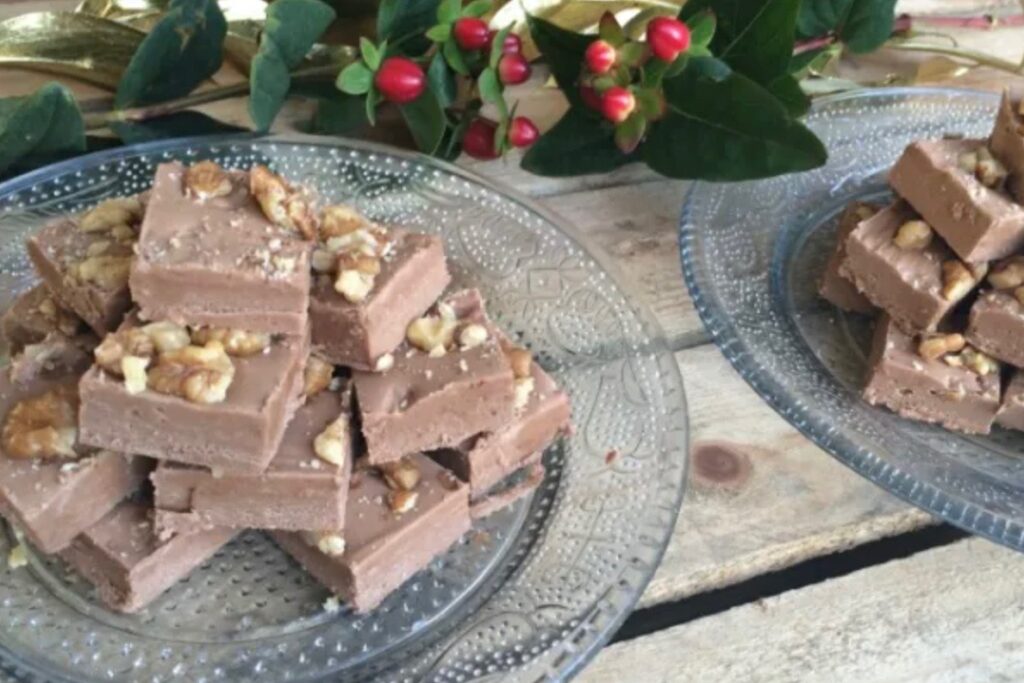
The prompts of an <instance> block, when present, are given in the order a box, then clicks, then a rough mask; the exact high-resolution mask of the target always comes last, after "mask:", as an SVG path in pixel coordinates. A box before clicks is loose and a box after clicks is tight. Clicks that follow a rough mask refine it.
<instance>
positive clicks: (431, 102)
mask: <svg viewBox="0 0 1024 683" xmlns="http://www.w3.org/2000/svg"><path fill="white" fill-rule="evenodd" d="M398 109H399V111H401V112H402V118H403V119H405V123H406V125H407V126H409V132H411V133H412V138H413V140H415V141H416V146H417V147H418V148H419V149H420V151H421V152H423V153H424V154H433V153H434V151H435V150H437V148H438V146H439V145H440V144H441V138H443V137H444V129H445V118H444V107H443V106H441V101H440V100H439V99H438V98H437V93H435V92H434V91H433V90H432V89H431V88H427V89H426V90H424V91H423V94H422V95H420V96H419V97H417V98H416V99H415V100H413V101H412V102H410V103H408V104H403V105H401V106H400V107H399V108H398Z"/></svg>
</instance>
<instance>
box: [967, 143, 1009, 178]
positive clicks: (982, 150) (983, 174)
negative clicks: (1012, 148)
mask: <svg viewBox="0 0 1024 683" xmlns="http://www.w3.org/2000/svg"><path fill="white" fill-rule="evenodd" d="M974 175H975V176H976V177H977V178H978V180H980V181H981V184H982V185H984V186H985V187H999V186H1001V185H1002V184H1003V183H1004V182H1005V181H1006V177H1007V176H1008V175H1009V171H1007V170H1006V167H1005V166H1003V164H1002V162H1000V161H999V159H996V158H995V157H994V156H992V152H990V151H989V149H988V147H979V148H978V163H977V165H976V166H975V168H974Z"/></svg>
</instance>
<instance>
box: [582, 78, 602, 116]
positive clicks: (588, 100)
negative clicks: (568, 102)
mask: <svg viewBox="0 0 1024 683" xmlns="http://www.w3.org/2000/svg"><path fill="white" fill-rule="evenodd" d="M580 99H581V100H583V104H585V105H587V106H588V107H590V108H591V109H593V110H595V111H601V95H600V94H598V92H597V91H596V90H594V88H593V87H591V86H589V85H583V84H580Z"/></svg>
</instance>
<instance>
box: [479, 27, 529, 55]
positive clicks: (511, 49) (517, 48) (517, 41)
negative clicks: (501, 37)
mask: <svg viewBox="0 0 1024 683" xmlns="http://www.w3.org/2000/svg"><path fill="white" fill-rule="evenodd" d="M497 35H498V32H497V31H491V33H490V35H488V36H487V40H488V42H490V43H493V42H494V38H495V36H497ZM522 52H523V40H522V38H520V37H519V36H517V35H516V34H515V33H506V34H505V42H504V44H502V46H501V53H502V54H505V55H518V54H522Z"/></svg>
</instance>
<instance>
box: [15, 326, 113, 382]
mask: <svg viewBox="0 0 1024 683" xmlns="http://www.w3.org/2000/svg"><path fill="white" fill-rule="evenodd" d="M98 341H99V340H98V339H97V338H96V336H95V335H93V334H92V333H91V332H86V333H84V334H79V335H76V336H74V337H66V336H64V335H63V334H61V333H60V332H51V333H50V334H48V335H46V336H45V337H44V338H43V339H42V340H40V341H38V342H36V343H34V344H29V345H28V346H26V347H25V348H23V349H22V350H21V353H19V354H18V355H16V356H14V357H13V358H12V359H11V365H10V367H9V368H8V374H9V376H10V378H11V381H12V382H14V383H15V384H28V383H30V382H32V381H33V380H35V379H38V378H45V377H58V376H62V375H67V374H68V373H69V372H70V373H73V374H75V375H80V374H82V373H83V372H85V371H86V370H87V369H88V368H89V366H90V365H92V358H93V356H92V352H93V349H94V348H96V344H97V342H98Z"/></svg>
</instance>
